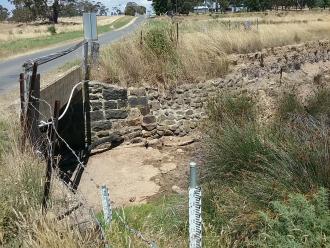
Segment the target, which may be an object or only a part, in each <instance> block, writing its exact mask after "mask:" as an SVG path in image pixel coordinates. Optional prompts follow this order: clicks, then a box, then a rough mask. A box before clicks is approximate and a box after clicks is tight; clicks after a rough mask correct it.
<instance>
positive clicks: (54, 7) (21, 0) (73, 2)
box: [0, 0, 109, 23]
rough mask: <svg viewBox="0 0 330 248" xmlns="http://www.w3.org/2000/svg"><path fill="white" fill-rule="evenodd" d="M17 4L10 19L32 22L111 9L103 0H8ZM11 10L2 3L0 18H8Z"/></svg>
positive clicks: (102, 13) (102, 12)
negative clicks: (49, 1) (101, 0)
mask: <svg viewBox="0 0 330 248" xmlns="http://www.w3.org/2000/svg"><path fill="white" fill-rule="evenodd" d="M8 1H9V2H10V3H12V4H13V5H14V6H15V9H14V10H13V11H12V17H10V20H12V21H16V22H30V21H35V20H49V21H51V22H54V23H58V18H59V16H62V17H70V16H79V15H82V14H83V12H96V13H97V15H103V16H104V15H107V13H108V11H109V9H108V8H107V7H106V6H105V5H104V4H103V3H101V2H91V1H89V0H66V1H61V3H59V0H53V2H52V4H51V6H48V5H47V1H45V0H8ZM8 17H9V12H8V10H7V9H6V8H3V7H2V6H1V5H0V20H6V19H8Z"/></svg>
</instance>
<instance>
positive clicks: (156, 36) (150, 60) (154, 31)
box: [94, 21, 228, 85]
mask: <svg viewBox="0 0 330 248" xmlns="http://www.w3.org/2000/svg"><path fill="white" fill-rule="evenodd" d="M197 58H198V62H196V59H197ZM227 70H228V61H227V60H226V56H225V55H224V54H223V53H221V52H219V51H216V50H210V49H209V47H208V48H206V47H203V46H201V47H200V48H199V49H197V50H196V49H195V50H190V49H185V48H184V47H182V46H181V45H180V42H179V44H178V42H177V40H176V34H175V26H174V25H172V23H171V22H168V21H154V22H150V23H149V24H148V25H146V27H145V29H143V31H142V39H141V35H135V36H133V38H130V39H126V40H124V41H121V42H120V43H116V44H113V45H111V46H109V47H108V48H105V49H104V50H103V52H102V54H101V63H100V70H99V71H97V72H96V71H95V74H94V78H98V79H102V80H104V81H108V82H111V83H121V84H123V85H135V84H143V83H149V84H153V85H157V84H159V83H160V84H162V85H169V84H172V83H173V82H185V81H198V80H201V79H205V78H207V77H219V76H221V75H223V74H224V73H226V72H227Z"/></svg>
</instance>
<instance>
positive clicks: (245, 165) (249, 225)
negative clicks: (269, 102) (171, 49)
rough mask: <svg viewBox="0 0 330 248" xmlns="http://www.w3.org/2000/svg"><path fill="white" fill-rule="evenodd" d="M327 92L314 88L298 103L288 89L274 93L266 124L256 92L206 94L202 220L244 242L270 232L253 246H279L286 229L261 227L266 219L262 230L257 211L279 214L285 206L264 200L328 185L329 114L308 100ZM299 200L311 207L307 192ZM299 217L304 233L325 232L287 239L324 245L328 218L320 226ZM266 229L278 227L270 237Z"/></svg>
mask: <svg viewBox="0 0 330 248" xmlns="http://www.w3.org/2000/svg"><path fill="white" fill-rule="evenodd" d="M329 92H330V90H329V89H321V90H319V91H318V92H315V95H314V96H311V97H310V98H309V99H308V100H307V101H306V103H305V105H303V103H301V102H299V101H298V99H297V98H296V96H295V95H294V93H286V94H284V95H283V96H282V97H280V98H279V99H278V109H277V111H276V113H275V115H274V116H275V117H274V118H273V121H272V123H269V124H268V125H260V124H259V123H258V122H257V120H258V118H257V115H258V114H261V113H258V112H257V111H256V109H255V108H256V107H255V100H253V99H251V98H249V97H247V96H246V95H244V94H241V95H234V96H233V95H231V94H224V95H221V96H219V97H217V98H214V99H213V100H211V101H210V103H209V105H208V106H209V107H208V109H209V112H208V114H209V119H208V121H207V124H206V128H205V129H204V130H207V131H206V134H207V137H208V138H206V140H205V143H204V150H203V152H204V154H206V158H205V159H206V166H205V167H204V171H203V182H204V187H205V189H206V193H205V194H204V199H205V200H204V201H205V202H206V204H207V206H206V207H205V208H204V209H205V211H206V215H210V216H211V218H210V220H209V221H211V222H213V224H214V227H215V229H216V230H218V231H219V232H220V231H221V230H222V229H223V228H224V227H227V228H228V229H229V235H230V236H231V238H232V239H233V240H236V242H237V244H239V246H243V247H244V246H248V245H249V244H251V243H253V242H255V240H258V239H261V236H262V233H263V232H266V233H268V234H269V236H267V237H269V240H268V239H266V240H267V241H265V240H264V239H262V240H263V241H265V242H263V241H261V240H259V241H260V243H259V245H257V246H258V247H269V246H271V247H273V245H275V244H276V247H277V246H279V247H282V246H281V245H279V244H281V242H282V241H283V240H285V238H286V235H290V232H291V229H290V231H289V230H284V231H283V230H281V231H283V232H282V233H281V232H280V231H279V230H276V229H275V226H274V229H272V228H270V229H271V230H268V229H267V227H269V225H270V224H269V223H270V222H267V223H268V224H269V225H268V224H266V226H265V228H266V229H267V231H265V230H266V229H263V224H262V223H263V222H262V218H261V215H260V211H262V212H264V213H267V214H268V213H269V214H270V216H271V218H272V216H274V215H276V214H279V211H280V214H279V216H282V215H283V214H285V213H286V212H285V211H286V210H285V208H284V207H282V208H280V209H278V208H277V209H276V208H275V209H270V208H269V206H270V205H272V204H275V206H282V205H283V204H286V200H287V199H288V197H289V196H290V195H292V194H294V195H295V196H294V198H295V197H298V198H299V199H306V198H308V197H310V196H313V195H315V193H316V192H317V191H318V190H322V189H324V190H325V192H329V189H330V180H329V178H330V174H329V173H330V170H329V168H330V157H329V141H330V140H329V131H330V129H329V122H328V121H329V120H328V119H324V116H328V115H329V108H328V107H325V106H326V103H325V104H324V105H323V104H320V105H317V104H315V103H321V102H322V101H324V99H326V98H325V96H327V95H328V94H329ZM289 198H290V197H289ZM279 202H281V204H282V205H280V203H279ZM304 204H305V205H306V208H307V209H309V210H308V211H310V212H309V214H310V215H313V207H312V206H309V205H308V203H307V200H304ZM305 205H304V206H305ZM290 207H292V208H294V206H290ZM324 208H325V210H324V211H325V212H324V214H325V215H326V216H327V215H328V212H327V211H329V205H328V204H325V206H324ZM272 211H275V213H274V212H272ZM290 211H291V210H290ZM292 211H295V210H294V209H293V210H292ZM306 211H307V210H306ZM308 211H307V212H308ZM276 212H277V213H276ZM267 214H266V215H267ZM306 214H307V213H305V214H304V216H305V217H306ZM314 215H316V214H315V213H314ZM264 216H265V215H264ZM316 217H317V218H320V217H319V216H316ZM316 217H315V218H316ZM292 218H294V217H292ZM301 218H303V217H301ZM306 218H307V217H306ZM313 218H314V217H313ZM321 220H322V218H320V219H318V220H317V221H321ZM275 221H278V222H279V223H278V225H285V224H284V223H282V220H281V218H280V217H279V219H275ZM308 221H309V220H308ZM290 223H291V222H290ZM306 223H307V220H306ZM298 224H301V223H300V222H299V223H297V225H298ZM301 225H303V224H301ZM306 225H307V226H305V227H304V228H305V229H306V230H308V231H310V232H312V233H313V234H311V237H313V236H314V235H316V236H318V237H321V236H322V235H324V241H320V240H319V241H316V239H315V240H314V239H309V238H306V239H305V241H306V243H305V242H304V240H303V239H301V240H298V239H295V240H294V242H295V243H294V244H296V245H297V246H295V245H293V246H292V245H291V246H290V245H289V246H287V247H303V245H304V244H312V243H313V242H314V241H315V242H316V243H317V244H318V245H316V246H313V247H323V245H325V246H327V245H329V227H328V226H325V228H326V230H323V231H320V230H319V229H309V228H310V227H309V226H308V224H306ZM320 225H323V226H324V224H320ZM290 228H291V227H290ZM272 232H279V233H277V236H276V238H275V237H274V235H273V233H272ZM324 233H325V234H324ZM297 235H298V234H297ZM320 235H321V236H320ZM298 236H299V235H298ZM272 237H274V238H275V241H274V239H272ZM280 239H282V240H280ZM315 242H314V243H313V244H315ZM265 244H266V245H265ZM271 244H272V245H271ZM283 244H284V243H283ZM290 244H292V243H290ZM307 246H308V245H307Z"/></svg>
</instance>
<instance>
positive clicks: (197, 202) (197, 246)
mask: <svg viewBox="0 0 330 248" xmlns="http://www.w3.org/2000/svg"><path fill="white" fill-rule="evenodd" d="M189 165H190V178H189V247H190V248H201V247H202V192H201V188H200V187H199V186H198V180H197V165H196V163H195V162H190V164H189Z"/></svg>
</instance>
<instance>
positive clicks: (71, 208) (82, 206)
mask: <svg viewBox="0 0 330 248" xmlns="http://www.w3.org/2000/svg"><path fill="white" fill-rule="evenodd" d="M33 99H34V100H36V101H39V102H42V103H44V104H47V105H48V106H49V111H50V112H51V111H52V108H51V105H50V104H49V103H48V102H46V101H45V100H43V99H38V98H35V97H33ZM36 111H38V110H37V109H36ZM38 112H39V111H38ZM39 114H40V115H42V113H41V112H39ZM56 122H57V120H56V118H55V117H54V116H53V115H52V117H51V121H49V122H47V123H42V125H39V126H47V130H48V132H49V130H50V129H52V130H53V131H54V132H55V135H56V138H57V139H58V140H60V141H61V142H62V143H63V144H64V145H65V146H66V148H67V149H69V151H70V152H71V154H72V155H73V156H74V157H75V159H76V161H77V168H78V169H79V168H80V169H82V170H83V173H84V176H85V177H86V178H88V181H90V182H92V183H93V185H94V187H95V190H97V191H98V192H99V191H100V189H101V187H100V185H102V184H101V183H98V182H97V180H96V179H95V178H93V177H92V176H91V174H90V173H89V172H88V171H86V170H85V168H86V165H85V163H84V162H83V161H82V159H81V157H80V156H79V155H78V154H77V152H76V151H75V150H74V149H73V148H72V147H71V146H70V145H69V143H68V142H67V141H66V140H65V139H64V138H63V137H62V136H61V135H60V133H59V131H58V130H57V126H56ZM46 137H47V147H48V149H47V151H48V153H47V156H46V158H45V159H46V160H48V159H51V160H54V158H49V156H54V154H52V153H51V152H49V151H50V150H52V149H53V146H54V142H53V141H52V140H51V138H50V137H49V135H47V136H46ZM55 143H56V142H55ZM52 171H53V173H54V175H55V176H54V177H53V180H52V182H53V183H52V185H53V187H55V185H56V184H58V182H59V183H60V185H64V186H65V187H66V189H63V190H62V191H63V192H66V191H67V190H69V191H70V192H71V193H73V196H74V197H73V198H71V199H70V201H69V203H68V204H67V209H66V211H65V213H63V214H61V215H59V217H58V219H60V220H61V219H63V218H64V217H65V216H71V215H73V218H71V219H73V220H75V225H78V226H79V225H81V224H82V223H84V224H87V223H90V222H91V220H93V222H94V224H96V226H97V227H98V228H99V230H100V233H101V238H102V240H103V241H104V243H105V245H106V246H107V245H108V244H109V242H108V241H107V240H106V235H105V231H104V228H103V226H102V225H101V224H100V221H99V219H98V218H97V216H96V214H95V212H94V210H93V208H92V207H91V206H90V204H89V203H88V201H87V198H86V197H85V196H84V194H83V193H82V192H81V191H80V190H79V189H76V188H75V187H74V185H73V184H72V181H71V183H67V182H65V181H63V180H62V179H61V176H62V177H63V176H65V177H67V178H70V177H71V176H70V175H68V174H66V173H65V172H63V171H59V169H58V168H56V166H53V167H52ZM54 182H57V183H54ZM100 201H101V194H100ZM86 210H87V212H88V213H89V215H90V217H91V219H90V220H85V219H84V218H83V220H82V218H81V216H86ZM82 212H84V213H82ZM114 213H115V215H116V217H117V219H118V220H119V221H120V223H121V224H122V225H123V227H124V228H125V229H126V230H128V231H129V232H130V233H131V234H133V235H134V236H136V237H137V238H139V239H140V240H141V241H143V242H145V243H146V244H147V245H148V246H150V247H153V248H155V247H157V246H156V243H155V242H154V241H151V240H149V239H147V238H146V236H145V235H144V234H143V233H142V232H141V231H139V230H137V229H135V228H133V227H132V226H130V225H129V224H128V223H127V222H126V221H125V220H124V218H123V217H122V216H121V215H120V214H119V213H118V212H117V211H115V212H114ZM79 216H80V217H79ZM90 224H93V223H90Z"/></svg>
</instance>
